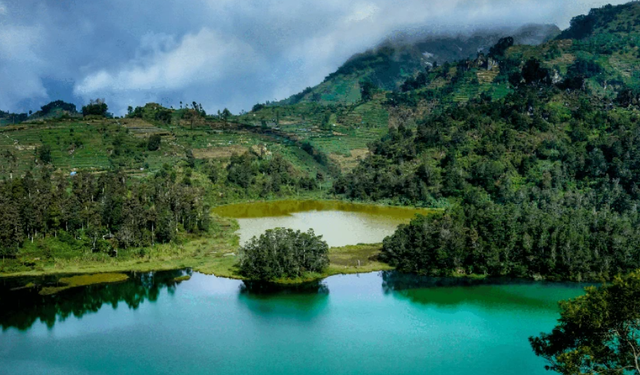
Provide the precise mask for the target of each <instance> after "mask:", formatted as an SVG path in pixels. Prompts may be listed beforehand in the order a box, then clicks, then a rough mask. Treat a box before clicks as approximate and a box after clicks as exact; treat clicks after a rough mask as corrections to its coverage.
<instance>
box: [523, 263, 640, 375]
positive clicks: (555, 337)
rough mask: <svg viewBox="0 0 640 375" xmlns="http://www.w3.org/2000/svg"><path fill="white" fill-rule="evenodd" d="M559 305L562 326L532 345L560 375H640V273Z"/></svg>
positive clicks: (533, 340)
mask: <svg viewBox="0 0 640 375" xmlns="http://www.w3.org/2000/svg"><path fill="white" fill-rule="evenodd" d="M586 291H587V293H586V295H584V296H581V297H578V298H576V299H573V300H569V301H563V302H560V310H561V312H560V315H561V318H560V319H559V324H558V325H557V326H556V327H555V328H554V329H553V330H552V331H551V333H542V334H541V335H540V336H539V337H531V338H530V339H529V340H530V342H531V346H532V347H533V350H534V351H535V353H536V354H537V355H539V356H541V357H543V358H545V359H546V360H548V361H549V363H550V365H549V366H547V369H549V370H553V371H556V372H558V373H560V374H583V373H585V374H631V373H640V272H638V271H636V272H632V273H631V274H629V275H627V276H624V277H620V276H618V277H616V278H615V279H614V280H613V282H612V283H611V284H607V285H603V286H600V287H589V288H587V289H586Z"/></svg>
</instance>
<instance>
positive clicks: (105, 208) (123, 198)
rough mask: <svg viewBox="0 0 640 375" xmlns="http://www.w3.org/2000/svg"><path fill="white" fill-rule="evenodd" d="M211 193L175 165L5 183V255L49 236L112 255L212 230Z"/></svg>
mask: <svg viewBox="0 0 640 375" xmlns="http://www.w3.org/2000/svg"><path fill="white" fill-rule="evenodd" d="M203 195H204V194H203V191H202V190H201V189H200V188H195V187H192V186H188V185H187V184H185V183H183V182H178V181H176V175H175V173H169V167H168V166H166V167H165V168H163V169H162V170H161V171H160V172H158V173H157V174H156V175H155V176H154V177H152V178H149V179H146V180H144V181H130V180H128V179H127V178H126V176H125V175H124V174H121V173H116V172H109V173H104V174H99V175H95V174H91V173H89V172H80V173H78V174H77V175H76V176H73V177H70V178H67V177H60V176H57V177H55V178H54V177H52V176H51V175H50V174H48V173H43V174H42V176H41V177H39V178H34V177H33V176H32V175H31V174H30V173H29V172H28V173H27V174H26V175H25V177H24V178H14V179H12V180H6V181H3V182H0V207H2V211H1V212H0V252H1V253H2V255H3V256H4V257H12V256H14V255H15V254H16V253H17V251H18V249H19V247H20V246H21V245H22V244H23V242H24V241H32V242H33V241H34V240H37V239H41V238H45V237H56V238H58V239H60V240H61V241H63V242H68V243H77V242H78V241H80V242H82V243H83V248H85V249H87V250H90V251H93V252H107V253H113V249H117V248H127V247H141V246H149V245H152V244H154V243H156V242H159V243H165V242H169V241H171V240H172V239H174V238H175V237H176V236H177V234H178V233H179V232H189V233H193V232H200V231H207V229H208V226H209V212H208V208H207V205H206V204H205V202H204V200H203Z"/></svg>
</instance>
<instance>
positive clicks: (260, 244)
mask: <svg viewBox="0 0 640 375" xmlns="http://www.w3.org/2000/svg"><path fill="white" fill-rule="evenodd" d="M328 253H329V247H328V246H327V243H326V242H324V241H323V240H322V236H316V235H315V233H314V232H313V229H309V230H308V231H307V232H301V231H299V230H298V231H294V230H293V229H286V228H276V229H269V230H267V231H266V232H265V233H263V234H261V235H260V236H259V237H253V238H252V239H251V240H249V241H248V242H247V243H246V244H245V245H244V246H242V247H241V248H240V254H239V256H240V263H239V267H240V273H241V274H242V275H243V276H245V277H247V278H249V279H254V280H275V279H281V278H297V277H301V276H303V275H304V273H305V272H321V271H322V270H323V269H324V268H325V267H326V266H328V265H329V257H328Z"/></svg>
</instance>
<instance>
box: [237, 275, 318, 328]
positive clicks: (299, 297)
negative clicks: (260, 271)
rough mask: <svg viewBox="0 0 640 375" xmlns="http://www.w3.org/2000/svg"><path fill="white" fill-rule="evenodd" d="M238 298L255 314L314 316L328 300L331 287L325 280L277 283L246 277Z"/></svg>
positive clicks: (257, 315) (299, 317)
mask: <svg viewBox="0 0 640 375" xmlns="http://www.w3.org/2000/svg"><path fill="white" fill-rule="evenodd" d="M238 299H239V300H240V302H242V303H243V305H245V306H247V307H248V308H249V310H250V311H252V312H254V313H256V314H255V316H256V317H260V318H265V317H271V316H278V317H287V316H289V317H292V318H295V319H301V318H304V319H312V318H314V317H317V316H319V315H320V313H321V311H322V310H323V309H324V308H325V307H326V306H327V304H328V301H329V287H328V286H327V285H326V284H325V283H324V282H323V281H320V280H319V281H312V282H308V283H303V284H275V283H268V282H262V281H246V280H245V281H243V282H242V284H241V285H240V293H239V294H238Z"/></svg>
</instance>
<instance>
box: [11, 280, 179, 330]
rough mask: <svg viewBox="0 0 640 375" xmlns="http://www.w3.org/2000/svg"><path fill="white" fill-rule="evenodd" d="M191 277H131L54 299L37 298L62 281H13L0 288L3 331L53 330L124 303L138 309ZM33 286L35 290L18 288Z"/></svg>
mask: <svg viewBox="0 0 640 375" xmlns="http://www.w3.org/2000/svg"><path fill="white" fill-rule="evenodd" d="M185 274H188V275H190V274H191V271H190V270H175V271H163V272H150V273H131V274H129V279H128V280H127V281H124V282H120V283H115V284H103V285H90V286H86V287H78V288H72V289H68V290H64V291H62V292H59V293H57V294H54V295H49V296H41V295H40V294H38V291H39V289H40V288H41V287H42V286H43V285H47V284H51V283H55V280H57V279H58V278H59V277H55V278H52V277H45V278H39V279H35V280H34V279H25V278H20V279H12V280H9V281H6V280H5V281H3V282H2V283H3V284H4V285H2V284H0V306H1V308H0V327H2V330H3V331H5V330H7V329H9V328H17V329H18V330H21V331H26V330H28V329H29V328H30V327H31V326H32V325H33V324H34V323H35V322H36V321H37V320H40V321H41V322H43V323H45V324H46V325H47V327H49V328H52V327H53V326H54V325H55V323H56V322H61V321H64V320H65V319H67V318H68V317H70V316H75V317H77V318H80V317H82V316H83V315H85V314H87V313H95V312H97V311H98V310H100V308H101V307H102V306H103V305H111V306H112V307H113V308H114V309H116V308H118V304H119V303H120V302H123V303H125V304H126V305H127V307H129V308H130V309H134V310H135V309H137V308H138V307H139V306H140V305H141V304H142V303H143V302H144V301H150V302H155V301H156V300H157V299H158V296H159V295H160V292H161V291H162V290H163V289H165V288H166V289H167V291H168V292H169V293H170V294H173V293H174V291H175V287H176V285H177V282H176V281H174V279H175V278H176V277H179V276H183V275H185ZM29 282H33V283H35V284H36V285H37V287H34V288H18V287H19V286H23V285H26V284H27V283H29Z"/></svg>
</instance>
